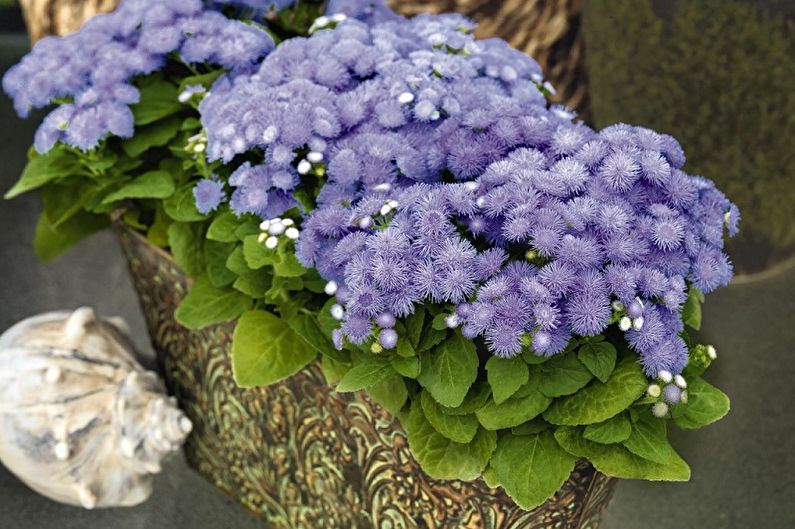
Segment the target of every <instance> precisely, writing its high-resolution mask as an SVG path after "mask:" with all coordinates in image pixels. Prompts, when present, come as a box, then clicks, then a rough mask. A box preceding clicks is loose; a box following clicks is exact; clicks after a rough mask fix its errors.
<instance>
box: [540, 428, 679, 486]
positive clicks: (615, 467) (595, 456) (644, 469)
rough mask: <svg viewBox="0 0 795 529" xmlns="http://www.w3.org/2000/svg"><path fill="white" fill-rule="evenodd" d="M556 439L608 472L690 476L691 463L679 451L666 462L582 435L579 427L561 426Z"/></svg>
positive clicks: (633, 476)
mask: <svg viewBox="0 0 795 529" xmlns="http://www.w3.org/2000/svg"><path fill="white" fill-rule="evenodd" d="M555 439H556V440H557V441H558V443H559V444H560V446H561V447H562V448H563V449H564V450H566V451H567V452H568V453H570V454H571V455H573V456H575V457H582V458H585V459H587V460H588V461H589V462H590V463H591V464H592V465H593V466H594V467H596V469H597V470H599V471H600V472H602V473H604V474H607V475H608V476H613V477H616V478H624V479H645V480H650V481H687V480H689V479H690V467H689V466H687V463H685V461H684V460H683V459H682V458H681V457H679V455H678V454H677V453H676V452H673V453H672V456H671V460H670V461H668V462H667V463H666V464H664V465H663V464H660V463H655V462H654V461H649V460H648V459H643V458H642V457H639V456H636V455H635V454H633V453H632V452H630V451H629V450H627V449H626V448H624V447H623V446H622V445H620V444H609V445H605V444H599V443H594V442H592V441H588V440H587V439H583V437H582V435H581V434H580V431H579V428H573V427H566V426H564V427H562V428H558V429H557V430H556V431H555Z"/></svg>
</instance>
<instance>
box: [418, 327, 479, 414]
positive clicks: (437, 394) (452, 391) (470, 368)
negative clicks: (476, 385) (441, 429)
mask: <svg viewBox="0 0 795 529" xmlns="http://www.w3.org/2000/svg"><path fill="white" fill-rule="evenodd" d="M478 363H479V360H478V355H477V353H476V352H475V344H473V343H472V342H471V341H470V340H467V339H466V338H464V337H463V336H462V335H461V333H460V332H455V333H452V334H451V335H450V337H449V338H447V339H446V340H445V341H443V342H442V343H440V344H439V345H438V346H436V347H435V348H434V349H433V350H432V351H430V352H429V353H425V354H424V355H423V357H422V372H421V373H420V376H419V378H418V379H417V380H418V381H419V383H420V384H422V386H423V387H424V388H426V389H427V390H428V391H430V392H431V395H433V398H434V399H436V401H437V402H438V403H439V404H442V405H443V406H447V407H451V408H454V407H456V406H458V405H459V404H461V403H462V402H463V401H464V397H466V394H467V391H468V390H469V386H471V385H472V383H473V382H474V381H475V379H476V378H477V376H478Z"/></svg>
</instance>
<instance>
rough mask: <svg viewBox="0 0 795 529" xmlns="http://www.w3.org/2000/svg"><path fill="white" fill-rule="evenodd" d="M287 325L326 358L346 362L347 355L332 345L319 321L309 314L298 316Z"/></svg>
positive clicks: (288, 321)
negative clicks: (321, 328)
mask: <svg viewBox="0 0 795 529" xmlns="http://www.w3.org/2000/svg"><path fill="white" fill-rule="evenodd" d="M287 323H288V324H289V325H290V328H291V329H292V330H293V331H295V333H296V334H297V335H298V336H300V337H301V338H302V339H303V340H304V341H305V342H306V343H307V344H309V345H310V346H311V347H313V348H314V349H315V350H316V351H319V352H320V353H321V354H323V355H324V356H330V357H331V358H334V359H335V360H337V361H345V360H346V358H345V355H344V354H343V353H342V352H341V351H337V349H336V348H335V347H334V344H332V343H331V339H330V337H329V335H327V334H325V333H323V331H321V330H320V326H319V325H318V324H317V319H316V318H315V317H314V316H310V315H309V314H296V315H295V316H293V317H292V318H290V319H289V320H287Z"/></svg>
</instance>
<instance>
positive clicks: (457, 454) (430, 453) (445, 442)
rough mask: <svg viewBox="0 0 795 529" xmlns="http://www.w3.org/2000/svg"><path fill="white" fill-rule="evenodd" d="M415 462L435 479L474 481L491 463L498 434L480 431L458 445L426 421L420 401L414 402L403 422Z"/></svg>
mask: <svg viewBox="0 0 795 529" xmlns="http://www.w3.org/2000/svg"><path fill="white" fill-rule="evenodd" d="M403 426H404V427H405V429H406V433H407V434H408V440H409V449H410V450H411V453H412V454H413V455H414V459H416V460H417V462H418V463H419V464H420V466H421V467H422V469H423V470H424V471H425V473H426V474H428V475H429V476H431V477H432V478H434V479H460V480H466V481H468V480H473V479H475V478H477V477H478V476H479V475H480V473H481V472H483V469H484V468H486V464H487V463H488V462H489V458H490V457H491V454H492V453H493V452H494V448H495V447H496V446H497V434H496V432H489V431H487V430H484V429H483V428H480V429H478V432H477V433H476V434H475V437H474V438H473V439H472V441H470V442H469V443H456V442H455V441H451V440H450V439H448V438H446V437H445V436H443V435H442V434H440V433H439V432H437V431H436V429H435V428H434V427H433V426H432V425H431V423H430V422H428V420H427V419H426V418H425V414H424V413H423V411H422V406H421V404H420V402H419V401H417V400H415V401H414V402H412V403H411V411H410V412H409V415H408V418H407V420H405V421H403Z"/></svg>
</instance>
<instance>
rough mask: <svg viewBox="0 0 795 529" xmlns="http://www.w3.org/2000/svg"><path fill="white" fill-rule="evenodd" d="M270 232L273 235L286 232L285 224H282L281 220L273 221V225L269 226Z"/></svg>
mask: <svg viewBox="0 0 795 529" xmlns="http://www.w3.org/2000/svg"><path fill="white" fill-rule="evenodd" d="M268 233H270V234H271V235H281V234H282V233H284V224H282V222H281V221H280V220H279V221H273V222H271V225H270V227H269V228H268Z"/></svg>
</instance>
